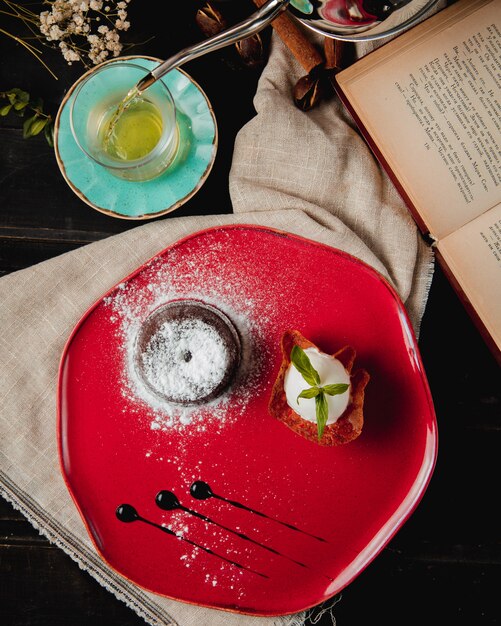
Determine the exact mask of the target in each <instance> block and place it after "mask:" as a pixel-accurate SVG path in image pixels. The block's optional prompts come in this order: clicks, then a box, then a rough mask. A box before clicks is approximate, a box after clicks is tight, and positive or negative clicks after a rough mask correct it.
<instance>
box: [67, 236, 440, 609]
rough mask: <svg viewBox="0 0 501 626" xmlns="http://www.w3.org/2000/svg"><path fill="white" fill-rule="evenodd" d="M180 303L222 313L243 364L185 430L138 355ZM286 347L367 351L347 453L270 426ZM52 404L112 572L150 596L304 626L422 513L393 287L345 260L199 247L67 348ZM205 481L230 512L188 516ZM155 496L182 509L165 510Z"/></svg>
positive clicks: (425, 415) (421, 410) (166, 265)
mask: <svg viewBox="0 0 501 626" xmlns="http://www.w3.org/2000/svg"><path fill="white" fill-rule="evenodd" d="M179 298H190V299H197V300H202V301H203V302H205V303H207V304H211V305H214V306H216V307H217V308H218V309H220V310H221V311H223V312H224V313H226V315H227V316H228V317H229V318H230V319H231V320H232V321H233V322H234V324H235V325H236V327H237V328H238V330H239V332H240V335H241V337H242V339H243V357H244V358H243V363H242V366H241V371H240V372H239V374H238V376H237V380H236V382H235V384H234V385H233V387H232V388H230V390H229V391H228V392H226V394H225V395H224V396H222V397H221V398H220V399H219V400H217V401H214V402H213V403H212V404H211V405H210V406H207V407H205V408H203V409H199V410H197V411H193V409H190V410H184V411H181V412H178V413H177V414H175V413H174V412H173V411H172V409H171V408H169V407H168V406H166V405H162V404H161V403H160V402H158V401H156V400H154V399H153V398H152V397H150V396H148V392H145V391H144V389H143V388H142V387H141V385H140V384H138V382H137V380H136V376H135V373H134V369H133V367H131V365H130V363H131V359H130V353H131V345H132V342H133V340H134V337H135V333H136V332H137V330H138V328H139V326H140V324H141V322H142V321H144V320H145V318H146V317H147V316H148V315H149V314H150V313H151V312H152V311H153V310H154V309H155V308H156V307H158V306H159V305H161V304H163V303H166V302H169V301H172V300H176V299H179ZM286 329H297V330H299V331H301V332H302V333H303V335H305V336H306V337H308V338H309V339H310V340H311V341H313V342H314V343H315V344H317V345H318V346H319V347H320V348H321V349H322V350H323V351H325V352H330V353H331V352H334V351H336V350H337V349H338V348H340V347H341V346H343V345H345V344H350V345H352V346H354V347H355V348H356V350H357V361H356V365H357V366H359V367H363V368H365V369H366V370H368V372H369V373H370V374H371V380H370V382H369V385H368V387H367V389H366V400H365V411H364V412H365V425H364V429H363V432H362V434H361V435H360V437H359V438H358V439H357V440H355V441H354V442H351V443H348V444H345V445H344V446H339V447H329V448H327V447H323V446H319V445H317V444H316V443H312V442H310V441H307V440H305V439H303V438H302V437H300V436H299V435H297V434H295V433H294V432H292V431H291V430H289V429H288V428H287V427H286V426H285V425H284V424H282V423H280V422H279V421H277V420H275V419H273V418H272V417H271V416H270V415H269V413H268V410H267V404H268V401H269V397H270V392H271V387H272V385H273V382H274V380H275V377H276V374H277V371H278V368H279V364H280V361H281V354H280V338H281V336H282V333H283V332H284V331H285V330H286ZM58 395H59V397H58V413H59V446H60V455H61V465H62V470H63V474H64V477H65V480H66V483H67V485H68V488H69V490H70V492H71V494H72V496H73V498H74V500H75V503H76V505H77V507H78V509H79V511H80V513H81V515H82V518H83V520H84V522H85V524H86V526H87V529H88V532H89V534H90V536H91V538H92V540H93V542H94V543H95V546H96V548H97V550H98V551H99V553H100V554H101V555H102V557H103V558H104V559H105V560H106V561H107V562H108V563H109V565H111V567H113V568H114V569H115V570H116V571H117V572H119V573H120V574H122V575H123V576H125V577H126V578H128V579H130V580H132V581H133V582H135V583H137V584H138V585H140V586H141V587H143V588H145V589H148V590H150V591H153V592H155V593H158V594H162V595H165V596H168V597H170V598H174V599H177V600H181V601H184V602H189V603H195V604H198V605H202V606H208V607H215V608H219V609H225V610H230V611H238V612H243V613H250V614H257V615H279V614H285V613H293V612H296V611H300V610H303V609H306V608H308V607H311V606H313V605H316V604H318V603H320V602H322V601H324V600H326V599H328V598H329V597H331V596H333V595H334V594H336V593H337V592H339V591H340V590H341V589H342V588H343V587H345V586H346V585H347V584H348V583H349V582H350V581H352V580H353V579H354V578H355V576H357V575H358V574H359V573H360V572H361V571H362V570H363V569H364V568H365V567H366V566H367V564H368V563H369V562H370V561H371V560H372V559H374V557H375V556H376V555H377V554H378V553H379V552H380V551H381V549H382V548H383V547H384V546H385V545H386V544H387V542H388V541H389V540H390V539H391V537H392V536H393V535H394V534H395V532H396V531H397V530H398V529H399V528H400V527H401V525H402V524H403V523H404V522H405V520H406V519H407V518H408V517H409V515H410V514H411V512H412V511H413V510H414V508H415V507H416V505H417V503H418V501H419V500H420V498H421V496H422V495H423V492H424V490H425V489H426V487H427V484H428V482H429V480H430V477H431V474H432V472H433V468H434V464H435V458H436V453H437V430H436V420H435V415H434V410H433V405H432V400H431V396H430V392H429V389H428V384H427V381H426V376H425V374H424V372H423V367H422V363H421V360H420V356H419V352H418V347H417V345H416V340H415V337H414V335H413V332H412V329H411V326H410V323H409V320H408V317H407V314H406V312H405V309H404V307H403V305H402V303H401V301H400V299H399V298H398V296H397V294H396V293H395V291H394V290H393V289H392V287H391V286H390V285H389V284H388V282H387V281H386V280H385V279H384V278H383V277H382V276H381V275H379V274H378V273H377V272H375V271H374V270H373V269H372V268H370V267H369V266H367V265H365V264H364V263H362V262H361V261H359V260H357V259H355V258H354V257H351V256H349V255H348V254H345V253H343V252H340V251H339V250H336V249H333V248H330V247H328V246H325V245H321V244H318V243H316V242H313V241H309V240H306V239H303V238H300V237H296V236H293V235H290V234H287V233H283V232H278V231H274V230H270V229H266V228H261V227H256V226H240V225H239V226H229V227H222V228H215V229H209V230H205V231H202V232H199V233H195V234H194V235H191V236H189V237H187V238H186V239H183V240H181V241H179V242H178V243H176V244H174V245H172V246H171V247H169V248H167V249H166V250H165V251H163V252H162V253H161V254H159V255H158V256H156V257H154V258H153V259H152V260H151V261H150V262H148V263H147V264H146V265H144V266H143V267H141V268H139V269H138V270H137V271H136V272H135V273H134V274H132V275H131V276H129V277H128V278H127V279H125V280H124V281H123V282H122V283H121V284H119V285H117V286H116V287H115V288H114V289H112V290H111V291H110V292H109V293H108V294H107V295H106V296H105V297H103V298H102V299H101V300H100V301H99V302H97V303H96V304H95V305H94V306H93V307H92V308H91V309H90V310H89V311H88V312H87V313H86V314H85V315H84V317H83V318H82V320H81V321H80V322H79V323H78V325H77V326H76V328H75V330H74V331H73V334H72V335H71V337H70V339H69V341H68V343H67V346H66V348H65V351H64V354H63V357H62V361H61V367H60V376H59V394H58ZM190 411H191V412H190ZM196 481H205V482H206V483H208V484H209V485H210V487H211V490H212V492H213V494H215V495H216V496H219V497H211V498H208V499H205V500H199V499H196V498H194V497H193V496H192V495H191V493H190V486H191V485H192V484H193V483H194V482H196ZM162 491H164V492H166V491H167V492H172V493H174V494H175V497H176V498H177V500H178V501H179V503H180V504H181V505H182V506H183V507H184V508H183V509H176V510H173V511H166V510H163V509H161V508H159V506H158V505H157V503H156V497H157V495H158V494H159V493H160V492H162ZM163 496H164V502H166V501H168V500H169V497H170V498H172V497H173V496H168V494H167V499H166V494H165V493H164V494H163ZM225 499H226V500H225ZM228 500H230V501H232V502H233V503H232V502H229V501H228ZM237 505H243V506H237ZM245 507H248V508H245ZM248 509H252V510H248ZM253 511H257V513H256V512H253ZM193 513H195V514H198V516H197V515H195V514H193ZM259 513H261V515H260V514H259ZM127 520H128V523H125V522H126V521H127ZM209 520H211V521H209ZM318 537H319V538H320V539H322V540H320V539H319V538H318Z"/></svg>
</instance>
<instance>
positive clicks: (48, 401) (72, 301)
mask: <svg viewBox="0 0 501 626" xmlns="http://www.w3.org/2000/svg"><path fill="white" fill-rule="evenodd" d="M300 74H301V70H300V68H299V67H298V66H297V64H296V63H295V62H294V61H293V60H292V59H291V56H290V54H289V53H288V51H287V50H286V49H285V48H284V46H283V45H282V43H281V42H280V41H279V40H277V39H276V37H273V42H272V51H271V55H270V60H269V63H268V65H267V67H266V68H265V71H264V72H263V75H262V78H261V80H260V83H259V88H258V91H257V94H256V98H255V106H256V109H257V111H258V115H257V116H256V117H255V118H254V119H253V120H251V121H250V122H249V123H248V124H247V125H246V126H245V127H244V128H243V129H242V130H241V132H240V134H239V136H238V138H237V141H236V146H235V154H234V161H233V165H232V170H231V175H230V181H229V184H230V190H231V195H232V200H233V206H234V211H235V214H234V215H219V216H204V217H188V218H175V217H168V218H165V219H163V220H158V221H155V222H151V223H148V224H146V225H144V226H139V227H136V228H133V229H132V230H129V231H127V232H126V233H124V234H121V235H116V236H113V237H110V238H108V239H106V240H103V241H99V242H97V243H93V244H90V245H87V246H84V247H82V248H80V249H78V250H76V251H73V252H69V253H67V254H64V255H61V256H59V257H56V258H53V259H51V260H49V261H46V262H44V263H40V264H38V265H36V266H34V267H32V268H28V269H25V270H22V271H19V272H15V273H13V274H11V275H8V276H6V277H4V278H2V279H1V280H0V368H1V372H2V374H1V377H0V489H1V493H2V495H3V496H4V497H5V498H6V499H7V500H9V501H10V502H12V504H13V505H14V506H15V507H16V508H17V509H19V510H20V511H21V512H22V513H23V514H24V515H25V516H26V517H27V518H28V519H29V520H30V522H31V523H32V524H33V525H34V526H35V527H36V528H38V529H39V531H40V532H41V533H42V534H43V535H45V536H46V537H47V538H48V539H49V540H50V541H51V542H53V543H55V544H57V545H58V546H60V547H61V548H62V549H63V550H64V551H65V552H66V553H67V554H69V555H70V556H71V557H72V558H73V559H74V560H75V561H76V562H77V563H78V564H79V565H80V567H82V568H83V569H84V570H86V571H87V572H89V573H90V574H91V575H92V576H93V577H94V578H95V579H96V580H97V581H98V582H99V583H101V584H102V585H103V586H105V587H106V588H107V589H109V590H110V591H111V592H112V593H114V594H115V596H116V597H117V598H120V599H121V600H123V601H124V602H126V603H127V604H128V605H129V606H130V607H131V608H132V609H133V610H134V611H136V612H137V613H138V614H139V615H141V616H142V617H143V618H144V619H145V621H146V622H148V623H149V624H154V625H158V626H160V625H162V626H166V625H178V626H200V625H203V626H299V625H301V624H303V622H304V619H305V614H304V613H300V614H297V615H292V616H283V617H276V618H258V617H251V616H245V615H236V614H232V613H227V612H223V611H217V610H211V609H204V608H199V607H196V606H192V605H188V604H185V603H182V602H176V601H173V600H169V599H166V598H163V597H160V596H157V595H155V594H152V593H149V592H146V591H144V590H142V589H140V588H138V587H137V586H136V585H134V584H132V583H131V582H129V581H127V580H125V579H124V578H122V577H121V576H120V575H118V574H117V573H115V572H114V571H113V570H111V569H110V568H109V567H108V566H107V565H106V564H105V563H104V562H103V560H102V559H101V558H100V557H99V556H98V554H97V552H96V551H95V549H94V547H93V544H92V542H91V541H90V539H89V536H88V534H87V532H86V530H85V527H84V525H83V523H82V520H81V518H80V516H79V514H78V512H77V510H76V508H75V506H74V504H73V501H72V500H71V498H70V496H69V493H68V491H67V489H66V487H65V484H64V482H63V479H62V476H61V473H60V468H59V461H58V452H57V441H56V419H55V418H56V384H57V373H58V365H59V359H60V356H61V353H62V350H63V346H64V344H65V342H66V340H67V338H68V336H69V334H70V332H71V330H72V329H73V327H74V325H75V324H76V323H77V322H78V320H79V318H80V317H81V315H82V314H83V313H84V312H85V310H86V309H87V308H88V307H89V306H90V305H92V304H93V303H94V302H95V301H96V300H98V299H99V298H100V297H101V296H102V294H103V293H105V292H106V291H108V290H109V289H110V288H111V287H112V286H114V285H115V284H116V283H118V282H120V281H121V280H122V279H123V278H124V277H125V276H126V275H128V274H129V273H130V272H132V271H133V270H134V269H136V268H137V267H138V266H139V265H141V264H142V263H144V262H145V261H146V260H147V259H149V258H150V257H151V256H153V255H154V254H156V253H158V252H159V251H160V250H162V249H163V248H165V247H166V246H168V245H169V244H171V243H173V242H175V241H176V240H178V239H179V238H181V237H183V236H185V235H188V234H189V233H192V232H195V231H197V230H200V229H203V228H206V227H211V226H215V225H219V224H221V225H222V224H232V223H247V224H260V225H264V226H270V227H273V228H277V229H280V230H286V231H289V232H291V233H296V234H299V235H301V236H303V237H308V238H311V239H314V240H316V241H320V242H323V243H325V244H328V245H331V246H334V247H337V248H341V249H342V250H345V251H347V252H348V253H351V254H352V255H355V256H357V257H359V258H360V259H362V260H364V261H366V262H367V263H369V264H371V265H372V266H374V267H375V268H376V269H377V270H379V271H380V272H382V273H383V274H384V275H386V276H387V277H388V278H389V279H390V281H391V282H392V283H393V284H394V285H395V287H396V289H397V290H398V292H399V293H400V295H401V297H402V299H403V301H404V302H405V304H406V306H407V309H408V312H409V315H410V317H411V320H412V321H413V323H414V327H415V329H416V332H417V330H418V327H419V321H420V319H421V315H422V313H423V310H424V306H425V303H426V298H427V289H428V286H429V283H430V280H431V275H432V268H433V264H432V254H431V252H430V250H429V249H428V248H427V247H426V245H425V244H424V243H423V242H422V241H421V239H420V236H419V235H418V231H417V229H416V227H415V225H414V223H413V221H412V220H411V218H410V217H409V214H408V212H407V210H406V209H405V207H404V205H403V203H402V201H401V200H400V198H399V197H398V195H397V194H396V192H395V191H394V189H393V187H392V185H391V183H390V182H389V180H388V179H387V177H386V176H385V175H384V174H383V173H382V172H381V170H380V168H379V167H378V165H377V164H376V162H375V160H374V159H373V158H372V156H371V155H370V153H369V151H368V149H367V147H366V146H365V144H364V143H363V141H362V140H361V139H360V137H359V136H358V134H357V133H356V132H355V131H354V130H353V128H352V126H351V123H350V122H349V120H348V118H347V117H346V115H345V114H344V112H343V111H342V109H341V107H340V105H339V103H338V102H337V101H336V100H335V99H333V100H332V101H330V102H326V103H324V104H323V105H322V106H321V107H319V108H318V109H316V110H313V111H311V112H310V113H308V114H305V113H302V112H300V111H298V110H297V109H295V107H294V106H293V105H292V104H291V99H290V87H291V85H292V84H294V82H295V80H297V78H298V77H299V76H300ZM221 130H222V132H224V127H222V129H221Z"/></svg>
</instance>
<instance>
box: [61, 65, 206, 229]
mask: <svg viewBox="0 0 501 626" xmlns="http://www.w3.org/2000/svg"><path fill="white" fill-rule="evenodd" d="M126 59H127V60H134V63H135V64H136V65H141V66H142V67H144V68H145V69H146V70H147V71H148V70H151V69H153V68H154V67H156V66H157V65H158V63H159V60H158V59H153V58H150V57H136V56H130V57H121V58H120V59H119V60H120V61H123V60H126ZM117 61H118V59H113V60H111V61H107V63H116V62H117ZM91 71H92V70H91ZM84 76H87V74H84ZM84 76H82V77H81V78H80V79H79V80H78V81H77V82H76V83H75V84H74V85H73V86H72V87H71V89H70V90H69V91H68V93H67V95H66V97H65V99H64V100H63V102H62V103H61V106H60V108H59V111H58V114H57V117H56V123H55V136H54V146H55V151H56V158H57V162H58V165H59V168H60V170H61V172H62V174H63V176H64V178H65V180H66V182H67V183H68V185H69V186H70V187H71V188H72V189H73V191H74V192H75V193H76V195H77V196H79V197H80V198H81V199H82V200H83V201H84V202H86V203H87V204H89V205H90V206H91V207H93V208H94V209H97V210H98V211H101V212H102V213H106V214H107V215H110V216H112V217H118V218H123V219H148V218H153V217H158V216H159V215H163V214H165V213H169V212H170V211H174V210H175V209H177V208H178V207H180V206H181V205H182V204H184V203H185V202H186V201H187V200H189V199H190V198H191V197H192V196H193V195H194V194H195V193H196V192H197V191H198V190H199V189H200V187H201V186H202V185H203V183H204V182H205V180H206V179H207V177H208V175H209V173H210V171H211V169H212V165H213V164H214V159H215V157H216V152H217V123H216V119H215V116H214V112H213V110H212V107H211V104H210V102H209V100H208V98H207V96H206V95H205V93H204V92H203V90H202V89H201V88H200V86H199V85H198V84H197V83H196V82H195V81H194V80H193V79H192V78H191V77H190V76H189V75H188V74H186V72H184V71H183V70H172V71H171V72H169V73H168V74H167V75H166V76H165V77H164V78H163V80H164V81H165V83H166V84H167V86H168V88H169V90H170V92H171V93H172V96H173V98H174V100H175V103H176V107H177V123H178V128H179V133H180V142H179V145H180V148H179V150H178V153H177V155H176V157H175V159H174V161H173V163H172V164H171V165H170V167H169V169H168V170H167V171H166V172H164V173H163V174H162V175H160V176H159V177H157V178H155V179H153V180H149V181H144V182H132V181H127V180H123V179H120V178H117V177H116V176H114V175H113V174H110V172H108V171H107V170H105V169H104V168H103V167H101V166H99V165H98V164H97V163H94V162H93V161H92V160H91V159H89V158H88V157H86V156H85V155H84V154H83V152H82V151H81V150H80V148H79V147H78V145H77V144H76V142H75V140H74V138H73V135H72V133H71V128H70V106H71V100H72V97H73V94H74V91H75V89H76V87H77V85H78V84H79V83H80V81H81V80H83V78H84Z"/></svg>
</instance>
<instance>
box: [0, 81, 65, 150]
mask: <svg viewBox="0 0 501 626" xmlns="http://www.w3.org/2000/svg"><path fill="white" fill-rule="evenodd" d="M11 112H13V113H15V114H16V115H18V116H19V117H26V119H25V120H24V123H23V137H24V138H25V139H26V138H27V137H35V135H38V134H39V133H41V132H42V131H44V135H45V139H46V140H47V143H48V144H49V146H51V147H52V146H53V145H54V120H53V118H52V115H49V114H47V113H45V112H44V110H43V100H42V99H41V98H34V99H31V97H30V94H29V93H28V92H27V91H23V90H22V89H19V88H18V87H13V88H12V89H9V90H8V91H0V115H1V116H2V117H5V116H6V115H8V114H9V113H11ZM27 112H29V113H30V115H29V116H26V113H27Z"/></svg>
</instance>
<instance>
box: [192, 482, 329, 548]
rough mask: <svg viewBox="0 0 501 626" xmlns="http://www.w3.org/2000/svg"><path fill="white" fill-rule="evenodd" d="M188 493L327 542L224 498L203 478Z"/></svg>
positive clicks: (323, 540)
mask: <svg viewBox="0 0 501 626" xmlns="http://www.w3.org/2000/svg"><path fill="white" fill-rule="evenodd" d="M190 493H191V495H192V496H193V497H194V498H196V499H197V500H208V499H209V498H216V499H217V500H222V501H223V502H226V503H227V504H231V506H234V507H236V508H238V509H243V510H245V511H249V512H250V513H254V514H255V515H259V517H264V518H266V519H269V520H272V521H273V522H276V523H277V524H282V526H286V527H287V528H290V529H291V530H295V531H296V532H298V533H302V534H303V535H308V536H309V537H313V539H317V540H318V541H322V542H323V543H328V542H327V539H324V538H323V537H318V536H317V535H313V534H312V533H309V532H308V531H306V530H302V529H301V528H298V527H297V526H294V525H293V524H289V523H287V522H282V520H279V519H277V518H276V517H272V516H271V515H267V514H266V513H262V512H261V511H256V509H252V508H251V507H249V506H246V505H245V504H242V503H240V502H236V501H235V500H230V499H229V498H225V497H224V496H219V495H218V494H216V493H214V492H213V491H212V489H211V488H210V485H208V484H207V483H206V482H204V481H203V480H197V481H195V482H194V483H193V484H192V485H191V487H190Z"/></svg>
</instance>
